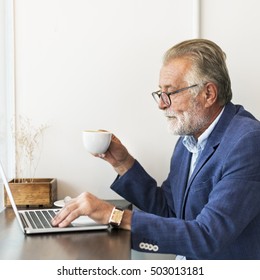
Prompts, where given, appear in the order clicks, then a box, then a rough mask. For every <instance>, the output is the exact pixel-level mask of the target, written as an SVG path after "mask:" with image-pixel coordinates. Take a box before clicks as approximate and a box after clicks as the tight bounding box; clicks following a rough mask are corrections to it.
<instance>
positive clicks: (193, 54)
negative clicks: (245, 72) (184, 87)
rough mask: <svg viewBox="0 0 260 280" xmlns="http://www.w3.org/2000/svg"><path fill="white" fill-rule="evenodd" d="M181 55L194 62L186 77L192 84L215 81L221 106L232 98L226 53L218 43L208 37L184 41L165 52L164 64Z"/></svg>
mask: <svg viewBox="0 0 260 280" xmlns="http://www.w3.org/2000/svg"><path fill="white" fill-rule="evenodd" d="M181 57H183V58H187V59H189V60H190V61H191V62H192V68H191V70H190V71H189V73H187V75H186V77H185V79H186V81H187V82H188V83H189V84H190V85H191V84H194V83H195V84H200V85H203V84H205V83H207V82H212V83H214V84H215V85H216V86H217V88H218V102H219V104H220V105H221V106H222V105H225V104H227V103H228V102H229V101H230V100H231V99H232V89H231V81H230V77H229V73H228V69H227V65H226V55H225V53H224V52H223V51H222V49H221V48H220V47H219V46H218V45H217V44H215V43H214V42H212V41H210V40H206V39H192V40H187V41H183V42H181V43H179V44H177V45H175V46H173V47H172V48H170V49H169V50H168V51H167V52H166V53H165V55H164V58H163V64H164V65H166V64H167V63H169V62H170V61H171V60H173V59H175V58H181Z"/></svg>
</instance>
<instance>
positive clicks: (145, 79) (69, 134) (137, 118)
mask: <svg viewBox="0 0 260 280" xmlns="http://www.w3.org/2000/svg"><path fill="white" fill-rule="evenodd" d="M191 4H192V1H182V0H178V1H172V0H160V1H156V0H143V1H140V0H131V1H130V0H129V1H126V0H125V1H122V0H110V1H107V0H88V1H86V0H44V1H43V0H22V1H16V2H15V23H16V25H15V30H16V31H15V35H16V91H17V92H16V98H17V114H21V115H26V116H28V117H29V118H31V119H33V120H34V122H35V123H36V124H37V123H39V124H40V123H45V122H47V123H49V124H50V128H49V129H48V130H47V131H46V133H45V136H44V139H45V142H44V149H43V152H42V157H41V161H40V165H39V168H38V170H37V176H40V177H55V178H57V179H58V184H59V185H58V188H59V197H63V196H64V195H72V196H74V195H77V194H79V193H80V192H82V191H84V190H89V191H91V192H93V193H94V194H96V195H98V196H100V197H102V198H116V197H117V196H116V195H115V194H114V193H113V192H112V191H111V190H110V189H109V186H110V184H111V183H112V181H113V180H114V178H115V175H116V174H115V172H114V171H113V170H112V168H111V167H110V166H109V165H108V164H107V163H105V162H103V161H101V160H100V159H96V158H93V157H92V156H90V155H89V154H88V153H87V152H86V151H85V150H84V148H83V145H82V142H81V131H82V130H84V129H96V128H97V129H98V128H103V129H108V130H111V131H112V132H114V133H115V134H116V135H118V137H119V138H120V139H121V140H122V141H123V142H124V143H125V144H126V146H127V147H128V148H129V150H130V151H131V153H132V154H133V155H134V156H136V158H138V159H139V160H140V161H141V162H142V163H143V164H144V166H145V167H146V168H147V170H148V171H149V172H150V171H151V172H152V173H153V174H154V175H155V177H156V178H157V179H158V181H159V182H161V181H162V180H163V178H164V177H165V176H166V175H167V173H168V167H169V159H170V155H171V152H172V149H173V146H174V143H175V141H176V139H175V138H174V137H172V136H169V135H168V133H167V131H166V125H165V120H164V118H163V117H162V114H161V113H160V112H159V110H158V109H157V105H156V104H155V103H154V101H153V99H152V97H151V92H152V91H154V90H156V89H157V88H158V72H159V67H160V64H161V58H162V54H163V52H164V51H165V50H166V49H167V48H169V47H170V46H171V45H172V44H173V43H175V42H178V41H180V40H183V39H185V38H189V37H190V36H191V35H192V24H191V23H192V5H191ZM184 15H185V18H184V17H183V16H184Z"/></svg>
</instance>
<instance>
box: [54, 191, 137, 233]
mask: <svg viewBox="0 0 260 280" xmlns="http://www.w3.org/2000/svg"><path fill="white" fill-rule="evenodd" d="M113 209H114V205H112V204H110V203H108V202H106V201H104V200H101V199H99V198H97V197H96V196H94V195H93V194H91V193H88V192H85V193H82V194H80V195H79V196H78V197H76V198H73V199H71V200H70V201H68V202H67V203H66V204H65V206H64V207H63V208H62V209H61V210H60V212H59V213H58V214H57V215H56V216H55V217H54V219H53V220H52V225H53V226H58V227H66V226H68V225H69V224H71V222H73V221H74V220H75V219H76V218H78V217H79V216H89V217H90V218H91V219H93V220H94V221H96V222H97V223H100V224H108V223H109V218H110V216H111V213H112V210H113ZM131 219H132V212H131V211H129V210H126V211H125V212H124V216H123V219H122V223H121V226H120V227H121V228H123V229H127V230H131Z"/></svg>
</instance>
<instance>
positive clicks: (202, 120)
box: [165, 101, 209, 135]
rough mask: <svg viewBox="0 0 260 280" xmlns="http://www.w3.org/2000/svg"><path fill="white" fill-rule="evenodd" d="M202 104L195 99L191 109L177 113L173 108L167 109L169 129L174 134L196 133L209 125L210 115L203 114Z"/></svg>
mask: <svg viewBox="0 0 260 280" xmlns="http://www.w3.org/2000/svg"><path fill="white" fill-rule="evenodd" d="M202 112H203V111H202V109H201V107H200V105H199V104H198V103H197V102H196V101H194V102H193V103H192V105H191V106H190V108H189V110H188V111H186V112H184V113H182V114H176V113H175V112H174V111H173V110H169V109H168V110H165V116H166V117H167V123H168V131H169V132H170V133H171V134H174V135H195V134H196V133H198V132H199V131H203V130H204V128H205V127H207V125H208V122H209V117H208V116H204V115H203V114H202Z"/></svg>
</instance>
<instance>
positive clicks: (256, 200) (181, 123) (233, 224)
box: [53, 39, 260, 259]
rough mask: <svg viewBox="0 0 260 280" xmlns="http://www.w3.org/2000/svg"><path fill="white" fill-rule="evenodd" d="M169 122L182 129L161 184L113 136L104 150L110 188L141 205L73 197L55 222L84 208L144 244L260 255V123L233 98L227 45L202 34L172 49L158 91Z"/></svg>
mask: <svg viewBox="0 0 260 280" xmlns="http://www.w3.org/2000/svg"><path fill="white" fill-rule="evenodd" d="M152 96H153V97H154V99H155V101H156V102H157V103H158V106H159V108H160V109H161V110H163V111H164V112H165V117H166V119H167V122H168V127H169V131H170V132H172V133H173V134H177V135H180V138H179V140H178V142H177V144H176V147H175V150H174V153H173V155H172V158H171V164H170V171H169V175H168V177H167V178H166V180H165V181H164V182H163V184H162V186H161V187H158V186H157V183H156V181H155V180H154V179H153V178H152V177H151V176H150V175H148V174H147V173H146V171H145V170H144V169H143V168H142V166H141V165H140V163H139V162H138V161H137V160H136V159H134V158H133V156H132V155H130V154H129V153H128V151H127V149H126V148H125V147H124V146H123V145H122V143H121V142H120V141H119V140H118V139H117V138H116V137H115V136H114V137H113V139H112V142H111V144H110V147H109V149H108V151H107V152H106V153H105V154H103V155H96V156H99V157H100V158H102V159H104V160H106V161H107V162H109V163H110V164H111V165H112V166H113V167H114V169H115V171H116V172H117V173H118V177H117V179H116V180H115V182H114V183H113V184H112V186H111V188H112V189H113V190H114V191H115V192H117V193H118V194H120V195H121V196H123V197H124V198H126V199H127V200H128V201H131V202H132V203H133V204H134V205H136V206H137V208H138V209H140V210H134V211H129V210H125V211H123V210H121V209H117V208H116V207H114V206H113V205H110V204H109V203H107V202H104V201H102V200H100V199H98V198H97V197H95V196H94V195H92V194H90V193H83V194H81V195H80V196H78V197H77V198H75V199H73V200H71V201H70V202H69V203H68V204H67V205H66V206H65V207H64V208H63V209H62V211H61V212H60V214H58V215H57V216H56V218H55V219H54V221H53V225H56V226H67V225H68V224H69V223H70V222H71V221H72V220H74V219H75V218H76V217H78V216H79V215H89V216H90V217H91V218H93V219H94V220H96V221H98V222H102V223H111V224H112V225H116V226H118V227H120V228H123V229H126V230H131V244H132V248H133V249H135V250H139V251H143V252H157V253H171V254H177V255H180V256H185V257H186V258H187V259H260V123H259V121H257V120H256V119H255V118H254V116H253V115H252V114H250V113H249V112H247V111H246V110H245V109H244V108H243V107H242V106H239V105H234V104H233V103H232V102H231V99H232V90H231V82H230V78H229V74H228V70H227V66H226V63H225V54H224V52H223V51H222V50H221V48H220V47H219V46H218V45H216V44H215V43H213V42H212V41H209V40H203V39H194V40H188V41H184V42H181V43H179V44H177V45H175V46H173V47H172V48H171V49H169V50H168V51H167V52H166V54H165V56H164V60H163V65H162V68H161V71H160V78H159V90H158V91H156V92H153V93H152Z"/></svg>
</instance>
